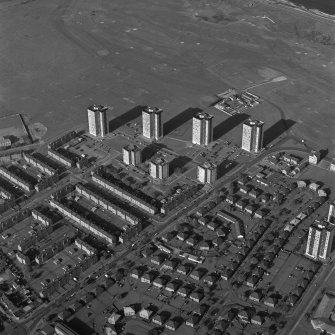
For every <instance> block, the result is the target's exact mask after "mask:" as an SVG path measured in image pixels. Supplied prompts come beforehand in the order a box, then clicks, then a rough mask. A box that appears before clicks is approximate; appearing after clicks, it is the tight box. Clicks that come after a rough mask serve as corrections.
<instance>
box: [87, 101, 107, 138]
mask: <svg viewBox="0 0 335 335" xmlns="http://www.w3.org/2000/svg"><path fill="white" fill-rule="evenodd" d="M107 110H108V108H107V107H104V106H101V105H92V106H90V107H88V108H87V117H88V131H89V133H90V134H91V135H93V136H100V137H104V136H106V134H107V132H108V124H107Z"/></svg>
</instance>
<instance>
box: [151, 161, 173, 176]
mask: <svg viewBox="0 0 335 335" xmlns="http://www.w3.org/2000/svg"><path fill="white" fill-rule="evenodd" d="M150 177H152V178H154V179H161V180H163V179H166V178H168V177H169V162H168V161H167V160H165V159H164V157H162V156H158V157H156V158H154V159H152V160H151V161H150Z"/></svg>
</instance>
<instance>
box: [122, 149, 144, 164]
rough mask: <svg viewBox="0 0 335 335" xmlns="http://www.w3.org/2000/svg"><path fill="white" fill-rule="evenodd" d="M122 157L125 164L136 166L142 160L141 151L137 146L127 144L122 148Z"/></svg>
mask: <svg viewBox="0 0 335 335" xmlns="http://www.w3.org/2000/svg"><path fill="white" fill-rule="evenodd" d="M122 159H123V163H124V164H126V165H134V166H138V165H139V164H140V163H141V161H142V151H141V149H140V148H139V147H138V146H136V145H133V144H128V145H126V146H125V147H123V148H122Z"/></svg>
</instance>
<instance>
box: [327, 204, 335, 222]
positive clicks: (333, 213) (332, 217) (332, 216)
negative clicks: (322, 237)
mask: <svg viewBox="0 0 335 335" xmlns="http://www.w3.org/2000/svg"><path fill="white" fill-rule="evenodd" d="M327 221H328V222H330V223H334V224H335V202H333V203H331V204H329V211H328V216H327Z"/></svg>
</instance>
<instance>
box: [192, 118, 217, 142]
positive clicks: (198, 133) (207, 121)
mask: <svg viewBox="0 0 335 335" xmlns="http://www.w3.org/2000/svg"><path fill="white" fill-rule="evenodd" d="M212 119H213V115H210V114H207V113H204V112H200V113H197V114H196V115H195V116H194V117H193V125H192V143H193V144H197V145H208V144H209V143H210V142H212V141H213V122H212Z"/></svg>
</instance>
